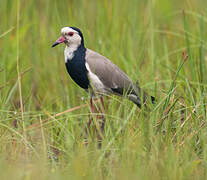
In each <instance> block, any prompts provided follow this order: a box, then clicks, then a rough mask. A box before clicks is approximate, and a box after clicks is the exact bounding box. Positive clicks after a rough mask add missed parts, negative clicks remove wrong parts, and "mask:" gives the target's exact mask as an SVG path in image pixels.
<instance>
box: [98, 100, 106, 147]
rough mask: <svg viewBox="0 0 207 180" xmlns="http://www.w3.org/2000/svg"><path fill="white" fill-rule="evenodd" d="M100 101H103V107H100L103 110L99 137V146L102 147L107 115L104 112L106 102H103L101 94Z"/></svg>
mask: <svg viewBox="0 0 207 180" xmlns="http://www.w3.org/2000/svg"><path fill="white" fill-rule="evenodd" d="M100 102H101V108H100V112H101V114H102V115H101V117H100V120H101V123H100V125H101V127H100V128H101V129H100V130H101V132H99V134H98V136H97V138H98V148H99V149H100V148H101V145H102V139H103V134H104V126H105V121H106V119H105V116H104V115H103V114H105V109H104V102H103V97H102V96H101V97H100Z"/></svg>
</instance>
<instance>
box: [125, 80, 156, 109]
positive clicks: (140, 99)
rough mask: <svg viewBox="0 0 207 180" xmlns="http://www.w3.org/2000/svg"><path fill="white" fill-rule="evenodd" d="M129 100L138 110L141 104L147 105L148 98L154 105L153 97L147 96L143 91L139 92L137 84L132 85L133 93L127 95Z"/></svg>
mask: <svg viewBox="0 0 207 180" xmlns="http://www.w3.org/2000/svg"><path fill="white" fill-rule="evenodd" d="M128 98H129V100H131V101H132V102H134V103H135V104H136V105H137V106H138V107H139V108H141V107H142V104H144V105H145V106H146V105H147V100H148V99H149V98H150V100H151V103H152V104H154V103H155V97H154V96H149V95H148V94H147V93H146V92H145V91H143V90H141V88H140V87H139V85H138V83H136V84H134V85H133V91H132V92H131V93H129V94H128Z"/></svg>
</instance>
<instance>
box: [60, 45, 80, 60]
mask: <svg viewBox="0 0 207 180" xmlns="http://www.w3.org/2000/svg"><path fill="white" fill-rule="evenodd" d="M78 46H79V44H70V45H69V46H66V47H65V51H64V55H65V62H67V61H68V60H71V59H72V58H73V56H74V52H75V51H76V50H77V49H78Z"/></svg>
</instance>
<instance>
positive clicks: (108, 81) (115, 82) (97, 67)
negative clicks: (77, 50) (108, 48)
mask: <svg viewBox="0 0 207 180" xmlns="http://www.w3.org/2000/svg"><path fill="white" fill-rule="evenodd" d="M86 63H88V65H89V67H90V70H91V71H92V72H93V73H94V74H96V75H97V76H98V78H99V79H100V80H101V82H102V83H103V84H104V86H106V87H107V88H110V89H111V90H112V91H115V93H118V94H123V90H124V89H128V88H129V87H130V86H132V84H133V83H132V81H131V80H130V79H129V77H128V76H127V75H126V74H125V73H124V72H123V71H122V70H121V69H120V68H119V67H118V66H116V65H115V64H113V63H112V62H111V61H110V60H108V59H107V58H106V57H104V56H102V55H100V54H98V53H96V52H94V51H92V50H90V49H87V51H86ZM116 91H117V92H116ZM121 91H122V92H121Z"/></svg>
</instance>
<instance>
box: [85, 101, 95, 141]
mask: <svg viewBox="0 0 207 180" xmlns="http://www.w3.org/2000/svg"><path fill="white" fill-rule="evenodd" d="M90 109H91V113H94V106H93V99H92V97H90ZM91 122H92V117H91V116H90V115H89V120H88V123H87V127H85V137H84V139H85V141H84V144H85V145H87V144H88V140H87V138H88V133H89V128H90V125H91Z"/></svg>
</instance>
